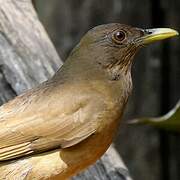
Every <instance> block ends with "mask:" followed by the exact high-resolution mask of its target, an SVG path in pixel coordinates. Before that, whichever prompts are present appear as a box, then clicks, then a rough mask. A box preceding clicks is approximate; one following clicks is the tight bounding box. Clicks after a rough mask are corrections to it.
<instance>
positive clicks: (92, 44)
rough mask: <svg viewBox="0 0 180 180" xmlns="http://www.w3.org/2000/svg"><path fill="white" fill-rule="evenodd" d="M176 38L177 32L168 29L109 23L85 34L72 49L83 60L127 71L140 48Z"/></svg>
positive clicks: (107, 67)
mask: <svg viewBox="0 0 180 180" xmlns="http://www.w3.org/2000/svg"><path fill="white" fill-rule="evenodd" d="M176 35H178V32H177V31H175V30H173V29H169V28H157V29H140V28H136V27H131V26H128V25H124V24H115V23H112V24H106V25H100V26H97V27H95V28H93V29H91V30H90V31H88V32H87V33H86V34H85V36H84V37H83V38H82V39H81V41H80V43H79V45H78V46H77V47H76V48H75V50H77V49H78V50H79V52H80V53H81V52H82V53H81V55H82V54H85V56H86V58H82V59H83V60H84V61H89V63H92V64H98V65H100V66H102V67H104V68H106V69H109V70H112V71H115V70H116V71H123V72H127V71H128V70H129V69H131V68H130V67H131V64H132V60H133V57H134V55H135V54H136V52H137V51H138V50H139V49H140V48H141V47H143V46H145V45H147V44H150V43H152V42H155V41H159V40H162V39H166V38H170V37H172V36H176Z"/></svg>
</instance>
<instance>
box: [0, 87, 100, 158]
mask: <svg viewBox="0 0 180 180" xmlns="http://www.w3.org/2000/svg"><path fill="white" fill-rule="evenodd" d="M64 93H65V92H64ZM64 93H63V90H62V92H61V93H59V95H58V93H54V95H52V94H51V93H46V94H44V95H43V96H42V94H41V93H37V94H36V93H34V92H33V93H31V92H30V93H29V94H28V93H26V94H25V95H22V96H19V97H17V98H15V99H14V100H12V101H10V102H9V103H7V104H5V105H3V106H1V107H0V161H3V160H9V159H14V158H17V157H21V156H25V155H28V154H32V153H37V152H41V151H46V150H50V149H55V148H60V147H61V148H66V147H70V146H73V145H75V144H77V143H79V142H81V141H82V140H84V139H86V138H87V137H89V136H91V135H92V134H93V133H94V132H95V131H96V129H97V121H96V120H97V117H98V112H99V110H98V108H95V107H94V106H93V105H92V103H91V102H92V101H94V100H93V98H92V97H86V95H85V96H83V95H82V94H81V93H79V92H76V96H74V94H73V95H72V93H67V92H66V93H65V94H64ZM63 94H64V95H63ZM78 94H79V95H78ZM96 98H97V97H96ZM57 99H58V100H57ZM99 107H102V106H99Z"/></svg>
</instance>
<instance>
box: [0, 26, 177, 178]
mask: <svg viewBox="0 0 180 180" xmlns="http://www.w3.org/2000/svg"><path fill="white" fill-rule="evenodd" d="M177 34H178V33H177V31H175V30H172V29H168V28H160V29H146V30H143V29H139V28H133V27H130V26H127V25H122V24H107V25H101V26H97V27H95V28H93V29H91V30H90V31H89V32H88V33H87V34H86V35H85V36H84V37H83V38H82V39H81V41H80V43H79V44H78V45H77V46H76V47H75V48H74V49H73V51H72V52H71V54H70V55H69V57H68V59H67V60H66V62H65V64H64V65H63V66H62V67H61V68H60V70H59V71H58V72H57V73H56V74H55V75H54V77H53V78H52V79H50V80H48V81H46V82H44V83H43V84H41V85H40V86H38V87H37V88H34V89H32V90H29V91H27V92H26V93H24V94H22V95H20V96H18V97H16V98H15V99H13V100H11V101H9V102H8V103H6V104H4V105H3V106H1V107H0V161H1V163H3V161H10V160H17V159H19V158H24V157H25V156H26V157H27V156H30V157H31V156H33V155H34V154H38V153H42V152H47V151H50V150H53V149H60V150H59V156H60V158H61V159H62V162H63V165H62V172H60V175H59V179H64V178H67V177H70V176H72V175H74V174H75V173H77V172H79V171H80V170H82V169H84V168H86V167H87V166H89V165H90V164H92V163H94V162H95V161H96V160H97V159H98V158H99V157H100V156H101V155H102V154H103V153H104V152H105V151H106V150H107V148H108V147H109V145H110V144H111V143H112V139H113V136H114V134H115V132H116V130H117V127H118V123H119V120H120V119H121V116H122V113H123V111H124V108H125V105H126V103H127V100H128V97H129V95H130V93H131V90H132V81H131V65H132V61H133V58H134V55H135V54H136V52H137V51H138V50H139V49H140V48H141V47H142V46H144V45H146V44H149V43H151V42H153V41H157V40H161V39H165V38H169V37H172V36H175V35H177ZM0 171H1V169H0ZM34 178H35V179H36V177H34ZM42 178H43V177H42ZM37 179H38V178H37Z"/></svg>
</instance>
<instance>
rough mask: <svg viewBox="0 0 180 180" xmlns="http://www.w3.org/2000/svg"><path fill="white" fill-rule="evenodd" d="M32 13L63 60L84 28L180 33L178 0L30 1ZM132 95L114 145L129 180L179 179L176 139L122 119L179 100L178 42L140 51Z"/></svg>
mask: <svg viewBox="0 0 180 180" xmlns="http://www.w3.org/2000/svg"><path fill="white" fill-rule="evenodd" d="M35 6H36V10H37V12H38V14H39V18H40V20H41V22H42V23H43V25H44V26H45V28H46V30H47V32H48V34H49V36H50V37H51V40H52V41H53V43H54V45H55V47H56V49H57V51H58V53H59V55H60V57H61V58H62V60H65V59H66V57H67V56H68V53H69V52H70V51H71V49H72V48H73V47H74V45H75V44H76V43H77V42H78V41H79V40H80V38H81V37H82V36H83V34H84V33H85V32H86V31H87V30H89V29H90V28H92V27H94V26H96V25H99V24H104V23H109V22H118V23H125V24H129V25H133V26H137V27H142V28H152V27H171V28H175V29H177V30H179V31H180V26H179V25H180V1H179V0H144V1H140V0H133V1H132V0H99V1H97V0H51V1H49V0H36V1H35ZM133 79H134V91H133V94H132V96H131V98H130V101H129V104H128V107H127V110H126V113H125V115H124V120H123V123H122V125H121V127H120V128H119V134H118V136H117V138H116V140H115V146H116V149H117V150H118V152H119V153H120V155H121V157H122V158H123V160H124V162H125V163H126V165H127V167H128V168H129V170H130V173H131V175H132V177H133V179H134V180H179V179H180V136H179V135H178V134H171V133H167V132H164V131H160V130H157V129H155V128H152V127H147V126H129V125H127V124H126V122H127V120H130V119H132V118H136V117H141V116H159V115H162V114H164V113H166V112H168V110H170V108H172V107H173V106H174V105H175V103H176V102H177V101H178V99H179V97H180V83H179V80H180V40H179V39H178V38H175V39H172V40H169V41H168V40H166V41H164V42H160V43H156V44H153V45H152V46H150V47H148V48H144V49H143V50H141V51H140V53H138V55H137V56H136V59H135V63H134V67H133Z"/></svg>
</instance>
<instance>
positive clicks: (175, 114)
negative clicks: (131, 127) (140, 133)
mask: <svg viewBox="0 0 180 180" xmlns="http://www.w3.org/2000/svg"><path fill="white" fill-rule="evenodd" d="M128 124H147V125H152V126H155V127H158V128H161V129H164V130H168V131H173V132H178V133H180V100H179V101H178V103H177V104H176V106H175V107H174V108H173V109H172V110H171V111H170V112H169V113H167V114H166V115H164V116H161V117H157V118H151V117H145V118H139V119H134V120H131V121H130V122H129V123H128Z"/></svg>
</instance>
